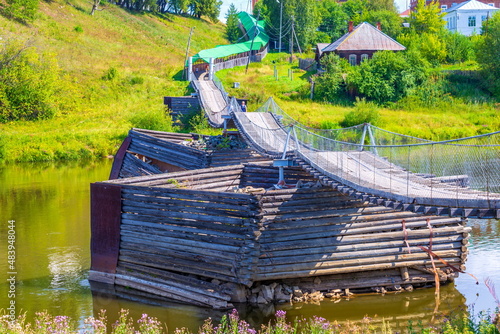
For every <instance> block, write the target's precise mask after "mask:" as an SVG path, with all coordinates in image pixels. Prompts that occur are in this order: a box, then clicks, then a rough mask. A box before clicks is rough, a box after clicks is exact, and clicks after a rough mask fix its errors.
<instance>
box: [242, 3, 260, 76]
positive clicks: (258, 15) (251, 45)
mask: <svg viewBox="0 0 500 334" xmlns="http://www.w3.org/2000/svg"><path fill="white" fill-rule="evenodd" d="M259 17H260V9H259V13H258V14H257V19H256V20H255V26H254V27H253V29H254V31H255V33H254V35H253V38H252V43H251V44H250V52H249V55H248V62H247V67H246V68H245V74H247V72H248V65H250V59H251V58H252V49H253V41H254V40H255V37H257V34H258V30H257V23H259Z"/></svg>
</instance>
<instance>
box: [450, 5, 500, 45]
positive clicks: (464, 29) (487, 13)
mask: <svg viewBox="0 0 500 334" xmlns="http://www.w3.org/2000/svg"><path fill="white" fill-rule="evenodd" d="M497 10H498V8H496V7H494V6H490V5H486V4H484V3H482V2H480V1H477V0H469V1H466V2H462V3H459V4H457V5H455V6H453V7H451V8H450V9H448V10H447V11H446V14H445V16H444V17H443V19H444V20H445V21H446V29H448V30H449V31H452V32H459V33H461V34H463V35H466V36H470V35H473V34H480V33H481V28H482V26H483V22H484V21H486V20H487V19H489V18H490V17H492V16H493V14H494V13H495V12H496V11H497Z"/></svg>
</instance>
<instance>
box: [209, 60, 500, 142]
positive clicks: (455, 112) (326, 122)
mask: <svg viewBox="0 0 500 334" xmlns="http://www.w3.org/2000/svg"><path fill="white" fill-rule="evenodd" d="M309 56H311V55H309ZM303 57H306V55H304V56H303ZM288 59H289V55H287V54H284V53H282V54H276V53H274V54H269V55H268V56H267V57H266V58H265V59H264V61H263V62H262V63H252V64H250V67H249V69H248V72H247V73H246V74H245V68H244V67H239V68H233V69H228V70H223V71H220V72H217V76H218V77H219V78H220V79H221V81H222V82H223V83H224V87H225V88H226V91H227V92H228V94H230V95H234V96H238V97H245V98H248V99H249V100H250V101H249V110H250V111H253V110H255V109H256V108H258V107H259V106H261V105H262V104H263V103H264V102H265V101H266V100H267V98H268V97H273V99H274V100H275V101H276V102H277V104H278V105H279V106H280V107H281V108H282V109H283V110H284V111H285V112H286V113H288V114H289V115H290V116H291V117H293V118H294V119H296V120H298V121H299V122H300V123H303V124H307V125H309V126H311V127H315V128H322V129H327V128H330V129H332V128H339V127H342V126H351V125H355V124H360V123H363V122H365V121H367V122H371V123H372V124H375V125H377V126H379V127H381V128H383V129H387V130H389V131H394V132H398V133H403V134H407V135H412V136H417V137H420V138H428V139H433V140H446V139H451V138H460V137H467V136H473V135H477V134H482V133H489V132H493V131H498V130H499V129H500V117H499V109H500V105H499V104H498V103H494V102H493V101H492V100H491V98H490V97H489V95H488V94H487V93H486V92H484V91H483V90H481V89H480V88H478V86H479V85H478V83H477V81H476V80H474V79H472V78H466V77H463V76H456V75H444V74H440V73H441V68H438V69H435V70H434V71H435V72H436V73H435V74H434V80H433V81H431V82H430V83H427V84H426V85H424V86H421V87H419V90H418V92H416V93H415V95H412V96H409V97H407V98H404V99H402V100H400V101H398V102H396V103H389V104H386V105H384V106H380V105H377V104H375V103H374V102H369V101H366V100H363V99H357V100H356V99H354V98H352V99H347V98H346V99H344V100H343V101H337V103H335V104H333V103H328V102H323V101H322V100H321V99H319V98H318V99H316V98H315V99H314V100H313V101H311V100H310V92H311V85H310V83H309V78H310V77H311V76H312V75H313V73H311V72H306V71H303V70H301V69H299V68H298V67H297V62H294V63H293V64H290V63H289V61H288ZM275 66H276V69H277V72H278V80H276V78H275V76H274V67H275ZM446 69H448V68H446ZM289 71H292V72H293V75H292V79H290V76H289ZM234 82H240V87H239V88H233V83H234ZM420 96H422V98H420Z"/></svg>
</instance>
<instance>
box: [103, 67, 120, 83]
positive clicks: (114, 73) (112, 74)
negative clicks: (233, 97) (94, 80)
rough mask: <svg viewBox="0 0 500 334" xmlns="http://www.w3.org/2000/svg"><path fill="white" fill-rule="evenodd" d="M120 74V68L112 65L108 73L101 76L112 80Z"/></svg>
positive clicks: (106, 79)
mask: <svg viewBox="0 0 500 334" xmlns="http://www.w3.org/2000/svg"><path fill="white" fill-rule="evenodd" d="M117 76H118V70H117V69H116V68H114V67H110V68H109V69H108V70H107V71H106V73H104V75H103V76H102V77H101V79H102V80H105V81H111V80H113V79H114V78H116V77H117Z"/></svg>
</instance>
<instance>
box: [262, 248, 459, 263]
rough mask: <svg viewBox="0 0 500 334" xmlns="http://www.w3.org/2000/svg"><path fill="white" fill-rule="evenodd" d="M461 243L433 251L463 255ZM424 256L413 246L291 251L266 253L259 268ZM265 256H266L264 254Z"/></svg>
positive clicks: (421, 251)
mask: <svg viewBox="0 0 500 334" xmlns="http://www.w3.org/2000/svg"><path fill="white" fill-rule="evenodd" d="M460 246H461V243H460V242H454V243H445V244H436V243H433V247H432V249H433V251H445V250H451V251H453V252H456V253H458V254H463V252H462V251H461V248H460ZM409 251H410V252H411V254H424V255H427V253H426V252H424V251H423V250H422V249H420V248H419V247H418V246H412V247H410V248H409V249H408V248H405V247H387V248H379V249H376V250H363V251H350V252H336V251H335V252H330V253H319V254H318V253H317V254H310V253H306V254H305V253H304V252H303V251H302V250H296V251H290V252H289V253H288V254H281V256H274V254H272V253H265V255H266V256H265V257H263V258H261V259H259V266H261V267H264V266H274V265H275V264H276V263H279V264H280V265H281V264H283V265H284V264H298V263H310V262H317V263H318V264H321V263H328V262H329V261H333V260H350V259H365V258H366V259H370V258H371V259H373V258H375V257H380V256H386V255H394V256H398V255H401V256H404V255H406V254H409V253H408V252H409ZM263 255H264V254H263Z"/></svg>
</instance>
